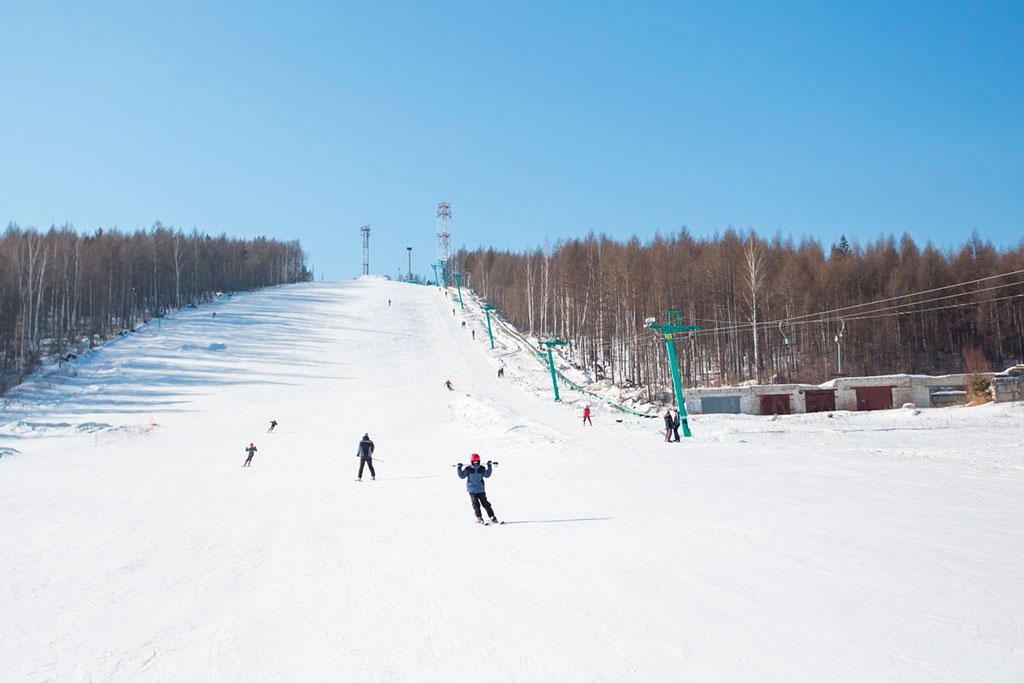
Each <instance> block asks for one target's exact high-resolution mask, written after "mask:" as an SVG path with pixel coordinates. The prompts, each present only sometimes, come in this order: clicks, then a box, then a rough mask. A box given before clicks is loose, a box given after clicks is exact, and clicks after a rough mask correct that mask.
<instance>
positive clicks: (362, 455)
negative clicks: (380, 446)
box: [356, 433, 377, 481]
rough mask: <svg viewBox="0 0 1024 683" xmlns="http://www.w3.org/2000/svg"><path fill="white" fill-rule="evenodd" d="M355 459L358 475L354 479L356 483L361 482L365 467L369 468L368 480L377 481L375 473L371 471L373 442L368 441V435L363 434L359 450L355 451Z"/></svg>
mask: <svg viewBox="0 0 1024 683" xmlns="http://www.w3.org/2000/svg"><path fill="white" fill-rule="evenodd" d="M356 457H357V458H359V475H358V476H357V477H356V481H362V480H363V467H364V466H366V465H369V466H370V479H373V480H374V481H377V473H376V472H374V471H373V441H370V435H369V434H368V433H367V434H363V438H362V440H361V441H360V442H359V448H358V449H357V450H356Z"/></svg>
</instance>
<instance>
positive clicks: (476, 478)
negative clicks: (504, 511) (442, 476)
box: [458, 453, 498, 524]
mask: <svg viewBox="0 0 1024 683" xmlns="http://www.w3.org/2000/svg"><path fill="white" fill-rule="evenodd" d="M492 469H493V467H492V462H491V461H490V460H488V461H487V467H483V466H482V465H481V464H480V456H479V455H477V454H476V453H474V454H473V455H472V456H470V458H469V467H464V466H463V465H462V463H461V462H460V463H459V464H458V472H459V479H465V480H466V491H468V492H469V500H470V502H472V503H473V512H475V513H476V521H477V524H486V523H487V522H485V521H484V518H483V515H481V513H480V506H481V505H482V506H483V508H484V510H487V516H488V517H490V518H491V521H492V522H494V523H495V524H497V523H498V519H497V518H496V517H495V516H494V509H493V508H492V507H491V503H490V501H488V500H487V493H486V491H484V479H486V478H487V477H490V476H491V471H492Z"/></svg>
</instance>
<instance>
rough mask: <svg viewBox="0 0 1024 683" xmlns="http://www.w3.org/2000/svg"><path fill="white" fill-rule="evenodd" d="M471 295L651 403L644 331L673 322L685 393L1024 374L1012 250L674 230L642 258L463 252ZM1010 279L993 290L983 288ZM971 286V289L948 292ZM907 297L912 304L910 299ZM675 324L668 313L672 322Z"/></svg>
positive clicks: (628, 248)
mask: <svg viewBox="0 0 1024 683" xmlns="http://www.w3.org/2000/svg"><path fill="white" fill-rule="evenodd" d="M453 260H454V263H455V264H456V266H457V267H459V268H461V270H462V271H463V272H465V273H469V282H470V284H471V286H472V288H473V289H474V290H475V291H477V292H478V293H479V294H480V295H481V296H484V297H485V298H487V299H488V300H489V301H491V302H492V303H494V304H495V305H497V306H498V307H499V309H500V311H501V313H502V315H504V316H505V317H506V318H507V319H508V320H509V321H510V322H512V323H513V324H515V325H517V326H519V327H520V328H521V329H524V330H529V331H531V332H532V333H534V334H537V335H539V336H545V337H558V338H560V339H563V340H565V341H566V342H568V344H569V345H568V347H567V348H568V349H569V353H570V354H571V358H572V359H573V361H574V362H575V363H576V364H577V365H579V366H580V367H583V368H586V369H590V370H593V371H595V373H596V374H597V376H598V377H602V378H608V379H612V380H614V381H616V382H619V383H622V384H624V385H627V386H630V385H634V386H635V385H639V386H645V387H647V388H648V392H649V393H653V392H654V391H655V388H658V389H660V388H662V387H664V386H665V385H666V383H667V379H668V372H669V368H668V365H667V363H668V361H667V354H666V351H665V344H664V341H662V340H660V339H656V337H655V334H654V333H653V332H652V331H650V330H647V329H645V328H644V319H645V318H647V317H648V316H655V317H656V318H657V319H658V321H659V322H664V321H665V320H666V317H667V315H668V314H667V311H670V310H677V311H679V321H680V323H681V324H684V325H699V326H701V328H702V329H701V330H700V331H697V332H693V333H681V334H677V335H676V342H675V343H676V350H677V355H678V362H679V367H680V371H681V372H682V374H683V377H684V381H685V383H686V385H687V386H715V385H722V384H731V383H736V382H742V381H749V380H756V381H758V382H775V383H782V382H809V383H819V382H823V381H825V380H827V379H830V378H832V377H834V376H836V375H838V374H840V368H839V363H840V355H841V362H842V370H841V374H843V375H871V374H883V373H901V372H906V373H924V374H938V373H945V372H962V371H965V370H966V371H970V372H974V371H982V370H990V369H999V368H1003V367H1006V366H1007V365H1010V364H1012V363H1017V362H1021V361H1024V242H1022V243H1021V244H1020V245H1018V246H1017V247H1016V248H1012V249H1006V250H1000V249H997V248H995V247H994V246H993V245H992V244H991V243H988V242H984V241H982V240H981V239H979V238H978V237H977V235H974V236H972V237H971V238H970V239H968V240H967V241H966V243H965V244H964V245H963V246H962V247H960V248H958V249H955V250H951V251H948V252H945V251H941V250H938V249H936V248H934V247H932V246H931V245H927V246H925V247H923V248H922V247H919V246H918V245H917V244H916V243H915V242H914V241H913V240H912V239H911V238H910V237H909V236H906V235H904V237H903V238H902V239H900V240H896V239H895V238H892V237H889V238H882V239H879V240H877V241H874V242H870V243H868V244H867V245H866V246H863V247H862V246H860V245H857V244H854V245H853V246H851V245H850V244H849V243H848V242H847V241H846V239H845V237H844V238H843V239H841V240H840V242H839V243H837V244H834V245H832V246H831V248H830V249H828V250H826V248H824V247H823V246H822V244H821V243H820V242H817V241H815V240H810V239H807V240H804V241H802V242H800V243H794V242H793V241H792V240H788V239H783V238H782V237H779V236H776V237H775V238H774V239H772V240H764V239H761V238H759V237H757V236H756V235H755V234H753V233H748V234H741V233H738V232H735V231H732V230H730V231H727V232H725V233H724V234H721V235H716V236H715V237H713V238H708V239H694V238H693V237H692V236H691V235H690V234H689V233H688V232H687V231H686V230H685V229H684V230H682V231H681V232H679V233H678V234H677V235H674V236H672V237H668V238H664V237H658V238H655V239H654V240H652V241H651V242H649V243H646V244H643V243H641V242H640V241H639V240H637V239H632V240H629V241H627V242H624V243H623V242H617V241H614V240H611V239H608V238H606V237H603V236H601V237H595V236H594V235H590V236H588V237H587V238H585V239H575V240H571V241H568V242H565V243H560V244H559V245H557V246H556V247H554V248H552V249H549V250H541V249H537V250H534V251H532V252H529V253H510V252H507V251H505V252H501V251H495V250H493V249H478V250H474V251H466V250H462V251H460V252H458V253H457V254H456V255H455V257H454V259H453ZM1004 273H1015V274H1013V275H1008V276H1005V277H993V276H998V275H1001V274H1004ZM959 283H968V284H959ZM918 292H920V294H916V295H915V296H910V295H912V294H915V293H918ZM673 316H674V314H673Z"/></svg>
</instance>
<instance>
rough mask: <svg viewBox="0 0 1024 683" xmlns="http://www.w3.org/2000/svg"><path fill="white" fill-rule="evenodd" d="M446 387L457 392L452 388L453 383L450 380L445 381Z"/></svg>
mask: <svg viewBox="0 0 1024 683" xmlns="http://www.w3.org/2000/svg"><path fill="white" fill-rule="evenodd" d="M444 385H445V386H446V387H448V391H455V389H453V388H452V381H451V380H450V379H446V380H445V381H444Z"/></svg>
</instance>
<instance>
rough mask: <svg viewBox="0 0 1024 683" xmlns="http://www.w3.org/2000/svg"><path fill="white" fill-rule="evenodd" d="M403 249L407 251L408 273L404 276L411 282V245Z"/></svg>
mask: <svg viewBox="0 0 1024 683" xmlns="http://www.w3.org/2000/svg"><path fill="white" fill-rule="evenodd" d="M405 250H406V251H407V252H409V273H408V275H407V276H406V280H407V281H408V282H412V247H406V248H405Z"/></svg>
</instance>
